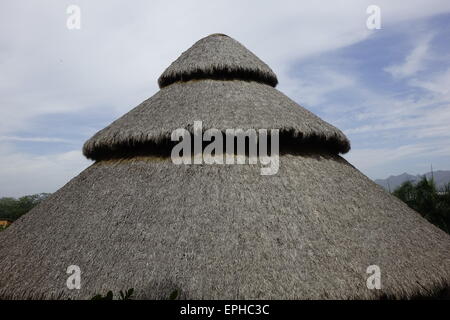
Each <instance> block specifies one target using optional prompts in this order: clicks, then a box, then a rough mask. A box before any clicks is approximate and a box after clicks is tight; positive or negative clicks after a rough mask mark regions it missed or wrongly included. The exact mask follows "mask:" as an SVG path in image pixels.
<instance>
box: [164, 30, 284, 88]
mask: <svg viewBox="0 0 450 320" xmlns="http://www.w3.org/2000/svg"><path fill="white" fill-rule="evenodd" d="M192 79H221V80H223V79H228V80H231V79H241V80H252V81H258V82H262V83H266V84H268V85H270V86H273V87H275V86H276V85H277V83H278V80H277V76H276V75H275V73H274V72H273V71H272V69H270V67H269V66H268V65H267V64H265V63H264V62H263V61H261V60H260V59H259V58H258V57H257V56H255V55H254V54H253V53H252V52H251V51H249V50H248V49H247V48H245V47H244V46H243V45H242V44H240V43H239V42H237V41H236V40H234V39H232V38H230V37H228V36H226V35H224V34H212V35H210V36H208V37H205V38H203V39H201V40H199V41H197V42H196V43H195V44H194V45H193V46H192V47H191V48H189V49H188V50H187V51H185V52H183V54H182V55H181V56H180V57H179V58H178V59H177V60H175V61H174V62H172V64H171V65H170V66H169V67H168V68H167V69H166V70H165V71H164V73H163V74H162V75H161V76H160V78H159V80H158V84H159V86H160V88H163V87H166V86H168V85H170V84H172V83H174V82H178V81H189V80H192Z"/></svg>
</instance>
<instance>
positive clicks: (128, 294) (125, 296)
mask: <svg viewBox="0 0 450 320" xmlns="http://www.w3.org/2000/svg"><path fill="white" fill-rule="evenodd" d="M133 293H134V289H133V288H131V289H128V290H126V291H122V290H120V291H119V299H118V300H132V296H133ZM91 300H114V294H113V292H112V291H111V290H110V291H108V292H107V293H106V294H105V295H104V296H102V295H101V294H97V295H95V296H93V297H92V298H91Z"/></svg>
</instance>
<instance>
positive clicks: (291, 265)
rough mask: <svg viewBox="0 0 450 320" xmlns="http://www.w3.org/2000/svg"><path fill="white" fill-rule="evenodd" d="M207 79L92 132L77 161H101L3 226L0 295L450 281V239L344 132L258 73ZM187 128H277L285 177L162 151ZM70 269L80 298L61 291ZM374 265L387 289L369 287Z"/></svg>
mask: <svg viewBox="0 0 450 320" xmlns="http://www.w3.org/2000/svg"><path fill="white" fill-rule="evenodd" d="M215 37H217V36H213V37H210V38H215ZM203 41H206V42H207V41H209V40H208V38H206V39H204V40H203ZM231 43H232V42H231ZM188 52H189V51H188ZM199 60H200V59H199ZM199 63H200V62H199ZM213 78H214V77H213ZM199 80H200V81H194V80H190V81H187V82H184V79H183V81H181V79H179V80H178V81H177V82H175V83H172V84H170V85H168V86H166V87H164V88H163V89H161V91H160V92H158V93H157V94H156V95H155V96H154V97H152V98H150V99H149V100H147V101H146V102H144V103H143V104H141V105H140V106H138V107H137V108H136V109H134V110H132V111H130V112H129V113H128V114H126V115H125V116H124V117H122V118H121V119H119V120H117V121H115V122H114V123H113V124H111V125H110V126H108V127H107V128H105V129H104V130H102V131H100V132H99V133H98V134H96V135H95V136H94V137H93V138H92V139H91V140H89V141H88V142H87V143H86V145H85V148H84V152H85V154H86V155H87V156H88V157H91V158H93V159H97V161H96V162H95V163H94V164H93V165H92V166H90V167H89V168H88V169H86V170H85V171H83V172H82V173H81V174H80V175H79V176H77V177H76V178H74V179H73V180H71V181H70V182H69V183H68V184H66V185H65V186H64V187H63V188H61V189H60V190H58V191H57V192H56V193H54V194H53V195H52V196H50V197H49V198H48V199H47V200H45V201H44V202H42V203H41V204H40V205H38V206H37V207H35V208H34V209H33V210H32V211H30V212H29V213H28V214H26V215H25V216H23V217H21V218H20V219H19V220H18V221H16V222H15V223H14V224H12V225H11V226H10V227H9V228H8V229H6V230H5V231H3V232H2V233H0V256H1V257H2V259H0V273H1V274H2V277H1V278H0V297H3V298H24V297H31V298H33V297H34V298H51V297H59V298H65V297H72V298H89V297H92V296H93V295H94V294H98V293H105V292H106V291H108V290H113V291H115V292H117V291H118V290H124V289H128V288H135V290H136V293H137V297H138V298H165V297H168V295H169V294H170V293H171V292H172V291H173V290H174V289H178V290H181V296H182V297H184V298H218V299H235V298H243V299H247V298H248V299H250V298H260V299H264V298H269V299H297V298H301V299H315V298H336V299H349V298H364V299H366V298H367V299H373V298H380V297H383V296H389V297H396V298H404V297H406V298H407V297H414V296H417V295H430V294H431V293H432V292H433V291H434V290H438V289H440V288H445V287H448V286H449V282H450V237H449V236H448V235H447V234H446V233H444V232H443V231H441V230H440V229H438V228H436V227H434V226H433V225H431V224H430V223H428V222H427V221H426V220H424V219H423V218H422V217H421V216H420V215H419V214H418V213H416V212H415V211H413V210H411V209H409V208H408V207H407V206H406V205H405V204H404V203H402V202H401V201H399V200H398V199H396V198H395V197H393V196H391V195H390V194H388V193H386V192H385V191H384V190H383V189H382V188H381V187H379V186H378V185H376V184H375V183H374V182H372V181H371V180H370V179H369V178H367V177H366V176H364V175H363V174H362V173H360V172H359V171H358V170H357V169H355V168H354V167H353V166H352V165H350V164H349V163H348V162H347V161H345V160H344V159H343V158H342V157H341V156H339V152H345V151H346V150H348V141H347V139H346V138H345V136H344V135H343V134H342V133H341V132H340V131H339V130H338V129H336V128H334V127H333V126H331V125H329V124H327V123H326V122H324V121H322V120H320V119H319V118H317V117H316V116H314V115H312V114H311V113H310V112H308V111H306V110H305V109H303V108H301V107H300V106H298V105H296V104H295V103H294V102H292V101H291V100H289V99H288V98H287V97H286V96H284V95H283V94H281V93H280V92H278V91H277V90H276V89H274V88H272V87H271V86H270V85H268V84H267V83H264V82H261V81H260V80H258V79H255V80H252V81H249V79H248V78H245V79H244V80H238V79H234V80H223V79H222V80H218V79H204V78H203V77H201V78H200V79H199ZM221 107H222V108H221ZM193 120H203V121H204V123H205V124H206V125H207V127H216V128H218V129H224V128H227V126H228V127H231V128H239V127H242V128H250V127H254V128H263V127H264V126H265V128H267V129H270V128H278V129H284V130H285V132H286V134H285V135H283V136H281V138H280V139H282V140H289V141H290V144H289V148H287V147H286V148H284V149H283V150H282V154H281V156H280V169H279V172H278V173H277V174H276V175H273V176H261V175H260V171H259V170H260V166H259V165H250V164H245V165H206V164H205V165H189V166H186V165H174V164H173V163H172V161H171V159H170V157H168V156H167V155H166V154H164V153H157V154H156V153H155V152H154V151H153V149H152V148H156V149H157V148H164V147H166V146H167V145H166V144H165V142H164V141H165V140H166V139H167V133H168V132H170V130H172V129H174V128H178V127H184V126H187V125H188V124H192V121H193ZM313 137H315V138H314V139H313ZM308 141H309V142H308ZM306 142H308V143H306ZM280 143H281V141H280ZM345 146H347V147H345ZM135 148H137V149H139V152H136V151H135ZM72 264H76V265H78V266H80V268H81V270H82V282H81V289H80V290H72V291H71V290H68V289H67V288H66V279H67V277H68V275H67V274H66V269H67V267H68V266H69V265H72ZM374 264H375V265H378V266H379V267H380V268H381V272H382V278H381V281H382V289H381V290H369V289H368V288H367V287H366V279H367V277H368V276H369V275H368V274H367V273H366V269H367V267H368V266H369V265H374Z"/></svg>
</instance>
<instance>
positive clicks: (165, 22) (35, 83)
mask: <svg viewBox="0 0 450 320" xmlns="http://www.w3.org/2000/svg"><path fill="white" fill-rule="evenodd" d="M70 5H76V6H78V8H80V21H81V24H80V29H69V28H68V27H67V20H68V19H69V18H70V15H71V12H70V13H67V8H68V7H69V6H70ZM369 5H376V6H378V7H379V8H380V22H381V28H380V29H369V28H368V27H367V24H366V21H367V19H368V18H369V16H370V15H371V14H370V13H369V14H368V13H367V8H368V6H369ZM212 33H225V34H227V35H229V36H231V37H233V38H235V39H236V40H238V41H239V42H241V43H242V44H244V45H245V46H246V47H247V48H248V49H250V50H251V51H252V52H254V53H255V54H256V55H257V56H259V57H260V58H261V59H262V60H263V61H265V62H266V63H267V64H268V65H269V66H270V67H271V68H272V69H273V70H274V71H275V73H276V74H277V76H278V80H279V85H278V86H277V89H278V90H280V91H282V92H284V93H285V94H287V95H288V96H289V97H291V98H292V99H293V100H295V101H296V102H297V103H299V104H300V105H302V106H303V107H305V108H307V109H308V110H310V111H312V112H314V113H316V114H317V115H319V116H320V117H321V118H323V119H324V120H326V121H327V122H329V123H331V124H333V125H335V126H336V127H338V128H340V129H341V130H342V131H343V132H344V133H345V134H346V135H347V137H348V138H349V139H350V141H351V145H352V150H351V151H350V152H349V153H348V154H346V155H344V157H345V158H346V159H347V160H348V161H349V162H350V163H352V164H353V165H354V166H355V167H356V168H358V169H359V170H361V171H362V172H363V173H364V174H366V175H367V176H368V177H370V178H372V179H375V178H386V177H387V176H389V175H396V174H401V173H403V172H408V173H410V174H420V173H425V172H427V171H430V166H431V165H433V168H434V169H435V170H439V169H441V170H449V169H450V143H449V142H450V1H448V0H445V1H439V0H421V1H418V0H410V1H406V0H404V1H400V0H397V1H392V0H389V1H375V0H372V1H364V0H355V1H339V0H338V1H327V2H322V1H320V2H319V1H299V0H295V1H284V0H279V1H261V0H258V1H256V0H249V1H230V0H228V1H195V0H191V1H170V0H164V1H139V0H134V1H133V2H132V4H131V2H129V1H118V0H117V1H116V0H86V1H80V0H78V1H77V0H72V1H64V0H60V1H51V0H48V1H47V0H39V1H25V0H2V1H1V4H0V197H2V196H13V197H18V196H22V195H26V194H34V193H40V192H54V191H56V190H57V189H58V188H60V187H62V186H63V185H64V184H65V183H67V182H68V181H69V180H70V179H71V178H73V177H74V176H76V175H77V174H79V173H80V172H81V171H82V170H84V169H85V168H86V167H88V166H89V165H91V164H92V162H91V161H89V160H87V159H85V158H84V157H83V155H82V153H81V148H82V145H83V143H84V142H85V141H86V140H87V139H89V138H90V137H91V136H92V135H93V134H94V133H95V132H97V131H98V130H100V129H102V128H104V127H105V126H107V125H108V124H109V123H111V122H112V121H113V120H115V119H117V118H118V117H120V116H121V115H123V114H124V113H126V112H127V111H129V110H130V109H132V108H134V107H135V106H137V105H138V104H139V103H141V102H142V101H143V100H145V99H147V98H148V97H150V96H152V95H153V94H155V93H156V92H157V91H158V90H159V89H158V86H157V78H158V77H159V76H160V74H161V73H162V72H163V71H164V69H165V68H166V67H168V66H169V64H170V63H171V62H172V61H173V60H175V59H176V58H177V57H178V56H179V55H180V54H181V53H182V52H183V51H185V50H186V49H188V48H189V47H190V46H191V45H192V44H193V43H194V42H195V41H197V40H199V39H200V38H202V37H205V36H207V35H209V34H212ZM281 165H282V163H281Z"/></svg>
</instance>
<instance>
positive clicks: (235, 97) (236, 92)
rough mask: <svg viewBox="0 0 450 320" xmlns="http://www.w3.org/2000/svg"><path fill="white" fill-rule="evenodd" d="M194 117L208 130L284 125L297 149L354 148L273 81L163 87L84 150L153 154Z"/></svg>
mask: <svg viewBox="0 0 450 320" xmlns="http://www.w3.org/2000/svg"><path fill="white" fill-rule="evenodd" d="M194 121H202V122H203V129H204V130H207V129H210V128H215V129H218V130H222V131H225V130H226V129H234V128H240V129H251V128H252V129H280V133H281V134H282V135H283V139H281V138H280V143H283V141H284V140H286V141H287V140H289V141H291V142H292V143H290V145H291V144H297V145H298V148H302V147H303V145H304V144H311V143H314V144H316V145H318V146H322V147H324V148H328V149H329V150H330V151H334V152H336V153H338V152H340V153H345V152H347V151H349V149H350V142H349V141H348V139H347V138H346V136H345V135H344V134H343V133H342V132H341V131H340V130H339V129H337V128H335V127H334V126H332V125H330V124H329V123H327V122H325V121H323V120H322V119H320V118H319V117H317V116H316V115H314V114H313V113H311V112H309V111H308V110H306V109H304V108H303V107H301V106H299V105H298V104H297V103H295V102H294V101H292V100H291V99H289V98H288V97H287V96H285V95H284V94H283V93H281V92H280V91H278V90H276V89H274V88H272V87H270V86H268V85H265V84H261V83H257V82H245V81H216V80H202V81H189V82H183V83H175V84H172V85H170V86H168V87H166V88H164V89H161V90H160V91H159V92H158V93H156V94H155V95H154V96H153V97H151V98H150V99H148V100H146V101H144V102H143V103H142V104H140V105H139V106H137V107H136V108H134V109H133V110H131V111H130V112H128V113H127V114H125V115H124V116H122V117H121V118H119V119H118V120H116V121H114V122H113V123H112V124H110V125H109V126H107V127H106V128H104V129H103V130H101V131H99V132H98V133H97V134H95V135H94V136H93V137H92V138H91V139H90V140H88V141H87V142H86V143H85V145H84V147H83V153H84V155H85V156H86V157H88V158H90V159H94V160H99V159H105V158H106V159H108V158H117V157H118V156H122V155H123V154H129V153H131V155H132V152H133V151H136V152H137V151H138V150H142V149H147V152H148V153H152V150H153V149H155V150H156V149H158V145H160V144H161V145H165V144H167V142H168V141H170V135H171V133H172V131H174V130H176V129H178V128H185V129H188V130H190V131H192V126H193V124H194ZM290 138H293V140H295V141H292V139H290ZM153 154H154V152H153Z"/></svg>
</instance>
